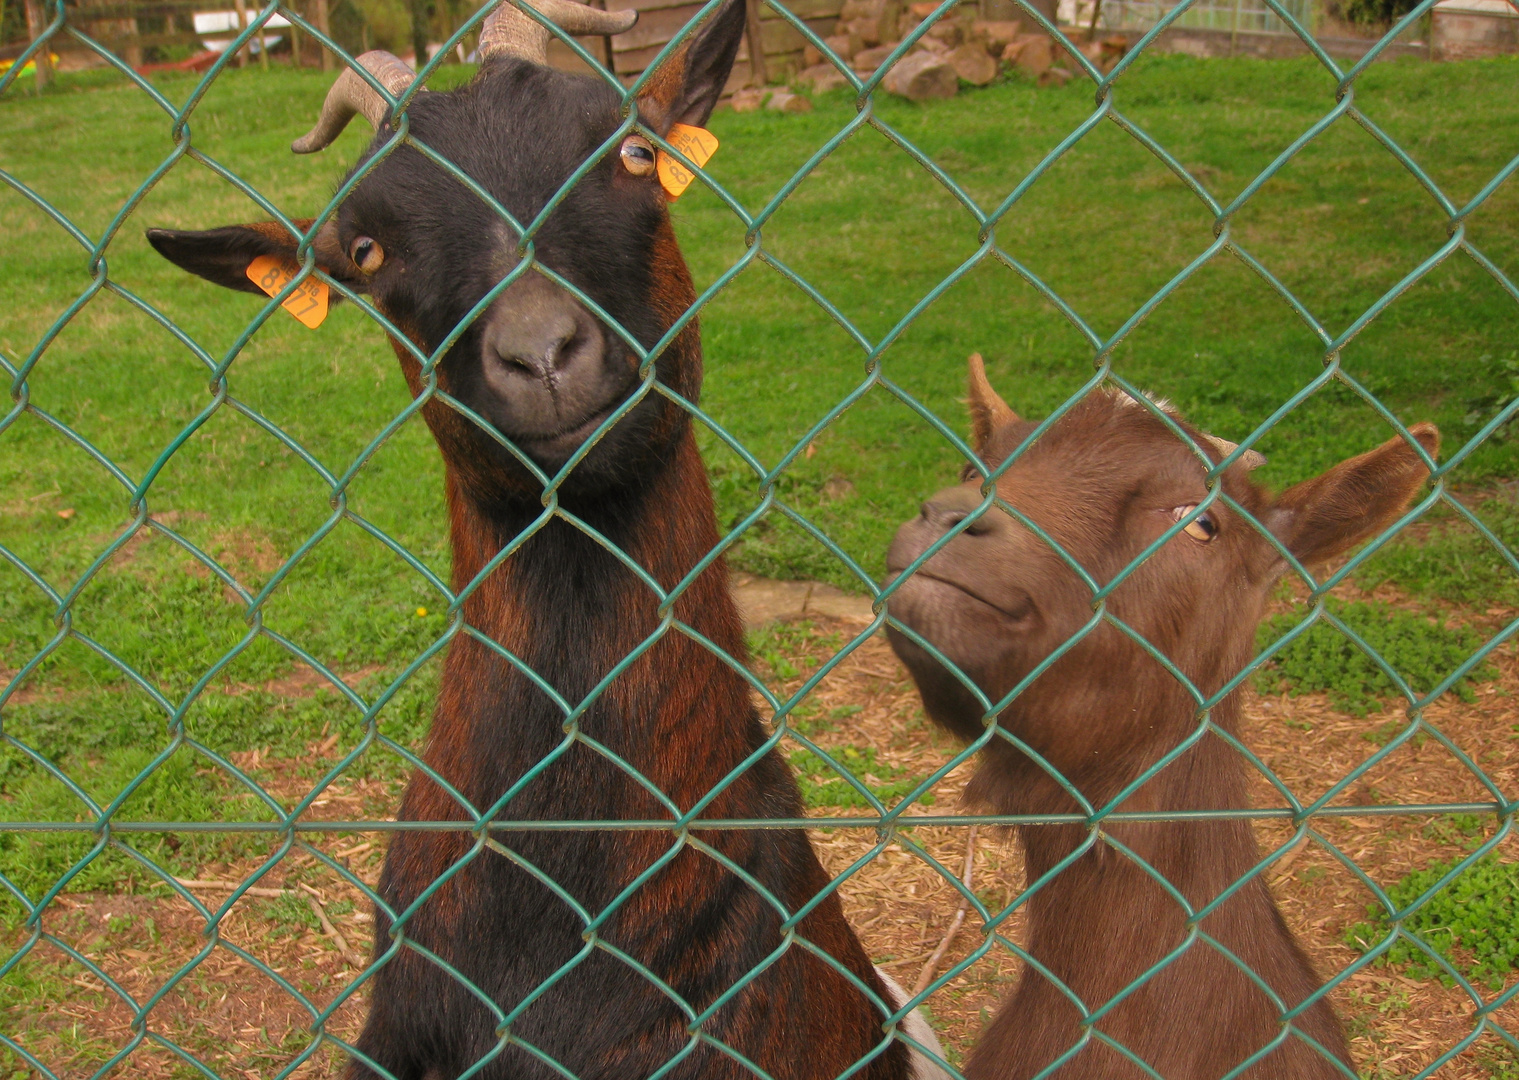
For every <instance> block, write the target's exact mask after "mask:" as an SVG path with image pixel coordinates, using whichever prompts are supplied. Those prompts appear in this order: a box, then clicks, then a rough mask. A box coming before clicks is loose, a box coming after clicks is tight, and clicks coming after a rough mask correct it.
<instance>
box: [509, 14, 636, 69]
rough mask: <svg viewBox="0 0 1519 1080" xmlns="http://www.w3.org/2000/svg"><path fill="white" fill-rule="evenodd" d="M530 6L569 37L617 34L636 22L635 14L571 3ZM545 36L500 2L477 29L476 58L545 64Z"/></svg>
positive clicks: (542, 28) (530, 20)
mask: <svg viewBox="0 0 1519 1080" xmlns="http://www.w3.org/2000/svg"><path fill="white" fill-rule="evenodd" d="M523 2H524V3H526V2H527V0H523ZM532 6H533V8H534V9H536V10H537V11H538V12H539V13H540V14H541V15H543V16H544V17H546V18H547V19H548V20H549V21H550V22H552V23H553V24H554V25H555V26H557V27H559V28H560V29H561V30H563V31H565V32H566V33H569V34H608V35H610V34H620V33H622V32H623V31H625V30H627V29H628V28H629V27H631V26H632V25H633V24H634V23H635V22H637V21H638V12H636V11H601V10H599V9H598V8H593V7H587V6H586V5H585V4H577V3H575V2H574V0H532ZM549 37H550V34H549V29H548V27H546V26H544V25H543V24H541V23H539V22H536V21H534V20H533V18H532V17H531V16H529V15H527V14H525V13H523V12H521V11H519V10H517V8H516V7H515V6H514V5H513V4H512V2H511V0H501V2H500V3H499V4H497V6H496V9H495V10H494V11H492V12H491V13H490V14H489V15H487V16H486V17H485V25H484V26H482V27H481V29H480V59H481V61H482V62H483V61H485V60H488V59H489V58H490V57H492V56H516V57H520V58H522V59H523V60H530V61H532V62H533V63H535V64H543V63H547V62H548V48H549Z"/></svg>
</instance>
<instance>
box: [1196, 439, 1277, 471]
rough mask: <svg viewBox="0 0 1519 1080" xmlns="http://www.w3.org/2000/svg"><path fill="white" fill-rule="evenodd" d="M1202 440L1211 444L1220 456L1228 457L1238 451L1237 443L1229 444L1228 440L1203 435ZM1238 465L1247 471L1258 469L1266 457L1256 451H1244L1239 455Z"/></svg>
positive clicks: (1264, 462)
mask: <svg viewBox="0 0 1519 1080" xmlns="http://www.w3.org/2000/svg"><path fill="white" fill-rule="evenodd" d="M1203 438H1205V439H1207V440H1208V441H1209V442H1210V443H1212V444H1213V446H1214V448H1215V449H1216V450H1217V451H1218V452H1219V453H1220V454H1222V455H1224V457H1228V456H1229V455H1230V454H1232V453H1234V451H1236V450H1238V449H1239V443H1237V442H1230V441H1229V440H1228V439H1220V438H1219V437H1218V436H1217V435H1204V436H1203ZM1239 463H1240V464H1241V465H1243V466H1244V467H1245V469H1246V470H1247V471H1248V470H1250V469H1259V468H1260V467H1261V466H1262V465H1264V464H1266V455H1265V454H1262V453H1261V452H1260V451H1258V450H1246V451H1245V452H1244V453H1243V454H1241V455H1240V457H1239Z"/></svg>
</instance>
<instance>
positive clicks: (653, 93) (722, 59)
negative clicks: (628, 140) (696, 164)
mask: <svg viewBox="0 0 1519 1080" xmlns="http://www.w3.org/2000/svg"><path fill="white" fill-rule="evenodd" d="M744 26H745V9H744V0H727V3H725V4H723V6H722V7H720V8H718V9H717V11H716V12H715V13H714V14H713V15H712V17H711V18H710V19H708V20H707V23H706V25H705V26H703V27H702V28H701V29H700V30H698V31H697V32H696V35H695V37H693V38H692V39H690V42H689V44H687V45H686V47H685V48H683V49H681V50H680V51H679V52H677V53H676V54H675V55H674V56H672V57H670V58H669V59H668V60H666V61H665V62H664V63H663V64H662V65H660V69H659V71H657V72H656V73H655V75H654V77H653V78H652V79H650V80H649V84H648V86H647V87H646V88H645V89H644V92H643V93H642V94H640V95H639V98H638V114H639V116H640V117H641V118H642V119H643V121H644V123H646V124H648V125H649V127H651V128H653V129H654V130H655V131H657V132H659V134H660V135H665V134H667V133H668V132H669V130H670V126H671V125H672V124H690V125H691V126H692V127H701V126H702V125H703V124H705V123H706V122H707V118H708V117H709V116H711V115H712V110H713V109H714V108H716V107H717V99H718V98H719V97H721V96H722V92H723V87H725V86H726V85H727V84H728V76H729V74H731V73H732V71H733V61H734V58H736V57H737V56H738V47H739V45H740V44H741V43H742V42H743V40H744Z"/></svg>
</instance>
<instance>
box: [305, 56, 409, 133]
mask: <svg viewBox="0 0 1519 1080" xmlns="http://www.w3.org/2000/svg"><path fill="white" fill-rule="evenodd" d="M358 62H359V64H360V65H361V66H362V67H363V68H364V70H365V71H367V72H369V73H370V74H371V75H373V76H374V77H375V78H376V79H377V80H378V81H379V83H380V85H381V86H383V87H385V89H386V90H389V91H390V92H391V93H392V94H393V95H395V96H397V97H399V96H400V95H401V94H403V93H405V92H406V88H407V87H409V86H410V85H411V84H412V82H413V81H414V80H415V79H416V77H417V73H416V72H415V71H413V70H411V68H409V67H407V66H406V63H405V61H403V60H402V59H401V58H400V57H398V56H395V55H393V54H391V53H388V52H385V51H384V50H383V49H374V50H372V51H370V52H367V53H364V54H363V55H361V56H360V57H358ZM389 112H390V106H389V105H388V104H386V101H385V99H384V98H382V97H381V96H380V95H379V94H376V93H375V92H374V87H372V86H370V85H369V84H368V83H367V82H365V81H364V80H363V78H361V77H360V76H359V74H358V72H356V71H354V70H353V69H352V68H344V69H343V73H342V74H341V75H339V76H338V78H337V82H335V83H333V84H332V89H331V90H329V91H327V100H326V101H324V102H322V115H321V116H319V117H317V121H316V126H315V127H313V128H312V129H311V130H310V131H308V132H307V133H306V134H305V135H302V136H301V137H300V138H299V139H296V140H295V142H293V143H291V144H290V149H291V150H293V151H295V152H296V153H297V154H314V153H316V152H317V151H318V150H322V149H325V148H326V147H327V146H329V145H331V143H332V140H333V139H336V138H337V137H338V135H339V134H341V133H342V131H343V129H344V128H345V127H347V126H348V121H350V120H352V119H353V117H354V114H355V113H357V114H358V115H360V116H362V117H364V119H366V120H368V121H369V122H370V124H372V125H373V126H374V127H375V128H376V129H378V128H379V126H380V125H381V124H382V123H384V122H385V116H386V114H387V113H389Z"/></svg>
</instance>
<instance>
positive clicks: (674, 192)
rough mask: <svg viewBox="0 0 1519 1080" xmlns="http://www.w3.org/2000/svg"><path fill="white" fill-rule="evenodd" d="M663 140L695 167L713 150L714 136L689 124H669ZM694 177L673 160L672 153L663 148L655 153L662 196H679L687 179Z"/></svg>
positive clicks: (714, 146) (704, 162)
mask: <svg viewBox="0 0 1519 1080" xmlns="http://www.w3.org/2000/svg"><path fill="white" fill-rule="evenodd" d="M665 142H667V143H669V144H670V145H671V146H673V147H675V149H677V150H679V151H680V152H681V153H682V154H685V155H686V157H688V158H690V159H691V160H692V161H693V162H695V163H696V165H697V166H698V167H700V166H703V165H705V164H706V163H707V162H708V161H709V160H710V159H711V157H712V155H713V154H715V153H717V136H716V135H714V134H712V132H710V131H708V130H707V129H706V128H699V127H692V126H691V125H690V124H671V125H670V133H669V134H668V135H666V136H665ZM695 179H696V174H695V173H693V172H692V171H691V170H690V169H688V168H686V167H685V166H684V165H682V164H681V163H680V162H679V161H677V160H675V157H674V155H672V154H669V153H667V152H665V151H664V150H661V151H660V152H659V182H660V183H661V184H663V185H664V189H665V194H666V195H668V196H669V197H670V198H672V199H677V198H679V197H680V193H681V192H683V191H685V190H686V188H688V187H690V186H691V181H692V180H695Z"/></svg>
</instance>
